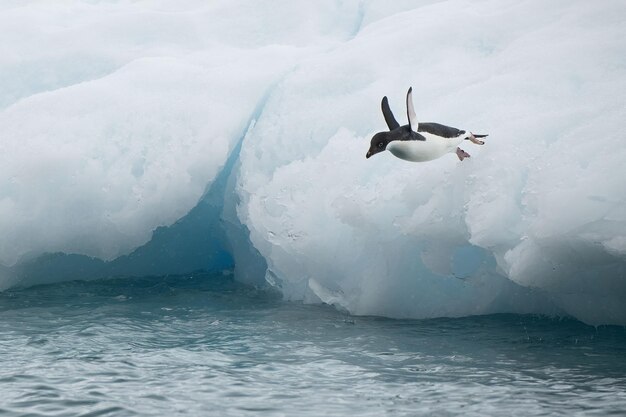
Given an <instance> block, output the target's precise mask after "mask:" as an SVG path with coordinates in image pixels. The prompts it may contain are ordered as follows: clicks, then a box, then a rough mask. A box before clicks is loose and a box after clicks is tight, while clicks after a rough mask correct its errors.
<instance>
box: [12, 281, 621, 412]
mask: <svg viewBox="0 0 626 417" xmlns="http://www.w3.org/2000/svg"><path fill="white" fill-rule="evenodd" d="M625 413H626V330H625V329H624V328H623V327H597V328H594V327H590V326H587V325H584V324H582V323H580V322H577V321H574V320H565V319H552V318H546V317H538V316H526V315H524V316H520V315H493V316H481V317H466V318H460V319H433V320H391V319H384V318H377V317H356V316H350V315H348V314H346V313H343V312H341V311H337V310H336V309H334V308H331V307H328V306H322V305H306V304H301V303H295V302H286V301H283V300H282V299H281V298H280V297H279V296H278V295H276V294H271V293H268V292H265V291H260V290H256V289H253V288H250V287H246V286H243V285H241V284H238V283H236V282H235V281H234V280H232V277H231V276H230V275H228V274H224V275H207V274H197V275H189V276H176V277H160V278H158V277H153V278H143V279H131V278H127V279H111V280H100V281H90V282H84V281H73V282H63V283H58V284H51V285H45V286H36V287H31V288H26V289H12V290H8V291H5V292H2V293H0V415H2V416H27V415H28V416H172V415H189V416H207V415H216V416H283V415H285V416H286V415H303V416H319V415H359V416H361V415H364V416H367V415H369V416H381V415H407V416H408V415H428V414H434V415H476V416H478V415H481V416H482V415H520V416H521V415H523V416H529V415H567V416H571V415H602V416H605V415H611V414H612V415H624V414H625Z"/></svg>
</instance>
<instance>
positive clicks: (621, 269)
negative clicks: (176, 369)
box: [0, 0, 626, 325]
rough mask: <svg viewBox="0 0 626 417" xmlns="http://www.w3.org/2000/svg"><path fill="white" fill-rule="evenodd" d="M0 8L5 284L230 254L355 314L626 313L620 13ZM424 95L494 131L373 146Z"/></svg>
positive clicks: (255, 274)
mask: <svg viewBox="0 0 626 417" xmlns="http://www.w3.org/2000/svg"><path fill="white" fill-rule="evenodd" d="M0 10H1V13H0V33H1V34H2V36H1V37H0V51H1V52H2V53H0V74H1V75H2V76H1V77H0V126H1V129H0V236H1V237H2V238H1V239H0V264H1V265H0V289H6V288H10V287H12V286H24V285H33V284H39V283H45V282H54V281H58V280H68V279H94V278H104V277H109V276H123V275H133V276H147V275H163V274H177V273H188V272H192V271H197V270H215V271H221V270H225V271H227V270H229V269H231V268H234V271H235V278H236V279H238V280H240V281H242V282H246V283H248V284H251V285H256V286H271V287H273V288H275V289H276V290H278V291H280V292H281V293H282V294H283V296H284V297H285V298H286V299H288V300H295V301H304V302H311V303H319V302H323V303H328V304H331V305H334V306H336V307H337V308H339V309H342V310H345V311H347V312H350V313H352V314H358V315H382V316H388V317H402V318H404V317H407V318H430V317H442V316H446V317H457V316H465V315H473V314H490V313H502V312H514V313H541V314H550V315H569V316H572V317H575V318H577V319H579V320H581V321H583V322H586V323H589V324H595V325H599V324H620V325H626V303H625V302H624V300H625V299H626V170H625V169H624V167H623V163H624V161H626V146H625V143H626V142H625V133H624V131H623V129H621V125H622V124H623V121H624V120H626V58H625V57H626V27H625V26H624V25H623V20H624V18H625V17H626V4H624V2H622V1H617V0H613V1H611V0H607V1H605V2H602V3H591V2H585V1H570V2H550V3H545V2H540V1H527V2H518V1H507V0H505V1H498V2H496V1H492V0H485V1H477V2H468V1H462V0H450V1H408V0H403V1H397V2H393V4H391V5H390V4H389V3H388V2H383V1H380V0H345V1H330V0H322V1H318V2H315V3H306V2H289V1H286V0H281V1H274V2H271V3H270V2H253V1H244V0H239V1H234V2H233V1H215V2H211V3H209V4H207V3H206V2H202V1H195V0H188V1H185V2H168V1H152V2H147V1H139V2H136V1H115V2H89V1H83V2H81V1H77V2H73V3H71V4H68V5H66V6H64V7H59V6H53V5H50V4H49V3H46V2H43V1H41V2H40V1H33V2H28V3H24V4H23V3H21V2H7V3H3V4H2V5H0ZM409 86H413V89H414V101H415V108H416V112H417V114H418V118H419V119H420V120H423V121H436V122H440V123H445V124H449V125H452V126H456V127H459V128H462V129H470V130H473V131H475V132H478V133H489V135H490V136H489V137H488V138H487V144H486V145H485V146H483V147H476V146H472V145H468V146H466V147H465V149H466V151H468V152H469V153H470V154H471V155H472V158H470V159H469V160H465V161H463V162H462V163H461V162H459V161H458V160H457V159H456V157H455V156H454V155H452V154H451V155H447V156H445V157H443V158H441V159H438V160H436V161H432V162H428V163H423V164H412V163H408V162H405V161H401V160H398V159H395V158H393V157H392V156H391V155H389V154H388V153H383V154H381V155H376V156H375V157H373V158H371V159H369V160H366V159H365V152H366V151H367V148H368V145H369V139H370V138H371V136H372V135H373V134H374V133H375V132H377V131H380V130H382V129H384V128H385V124H384V120H383V118H382V115H381V114H380V107H379V105H380V99H381V98H382V97H383V96H384V95H387V96H388V97H389V99H390V103H391V107H392V109H393V110H394V112H395V114H396V117H397V118H398V120H403V118H404V114H405V109H404V94H405V92H406V90H407V88H408V87H409Z"/></svg>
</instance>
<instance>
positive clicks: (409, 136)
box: [365, 87, 488, 162]
mask: <svg viewBox="0 0 626 417" xmlns="http://www.w3.org/2000/svg"><path fill="white" fill-rule="evenodd" d="M381 107H382V111H383V116H384V118H385V122H386V123H387V126H388V127H389V131H388V132H379V133H376V134H375V135H374V137H372V140H371V142H370V149H369V151H367V154H366V155H365V157H366V158H369V157H371V156H373V155H376V154H377V153H380V152H382V151H385V150H388V151H389V152H391V153H392V154H393V155H394V156H396V157H397V158H400V159H404V160H406V161H411V162H425V161H432V160H433V159H437V158H439V157H441V156H443V155H445V154H447V153H449V152H452V151H454V152H455V153H456V156H457V157H458V158H459V160H461V161H462V160H463V159H465V158H469V157H470V155H469V154H468V153H467V152H465V151H464V150H463V149H461V148H459V145H460V144H461V142H463V141H465V140H469V141H470V142H472V143H475V144H477V145H484V144H485V142H483V141H482V140H480V139H481V138H485V137H487V136H488V135H475V134H473V133H471V132H467V131H465V130H460V129H457V128H454V127H450V126H445V125H442V124H439V123H431V122H426V123H418V121H417V117H416V115H415V110H414V109H413V87H411V88H409V91H408V92H407V94H406V112H407V118H408V119H409V124H407V125H404V126H400V124H399V123H398V122H397V121H396V118H395V117H394V116H393V113H392V112H391V108H390V107H389V101H388V100H387V97H386V96H385V97H383V100H382V103H381Z"/></svg>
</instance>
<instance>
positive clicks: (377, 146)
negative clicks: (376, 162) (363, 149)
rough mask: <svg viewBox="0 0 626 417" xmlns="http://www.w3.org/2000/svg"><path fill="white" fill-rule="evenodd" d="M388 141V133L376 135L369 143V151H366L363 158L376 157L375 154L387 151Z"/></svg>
mask: <svg viewBox="0 0 626 417" xmlns="http://www.w3.org/2000/svg"><path fill="white" fill-rule="evenodd" d="M389 139H390V138H389V132H379V133H376V134H375V135H374V137H373V138H372V140H371V141H370V149H369V151H367V154H365V157H366V158H369V157H370V156H372V155H376V154H377V153H379V152H382V151H384V150H385V149H387V145H388V144H389Z"/></svg>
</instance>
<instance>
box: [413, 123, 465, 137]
mask: <svg viewBox="0 0 626 417" xmlns="http://www.w3.org/2000/svg"><path fill="white" fill-rule="evenodd" d="M418 131H419V132H426V133H430V134H432V135H435V136H440V137H442V138H456V137H458V136H460V135H463V134H465V130H459V129H457V128H456V127H450V126H446V125H442V124H439V123H432V122H425V123H420V124H419V129H418Z"/></svg>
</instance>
